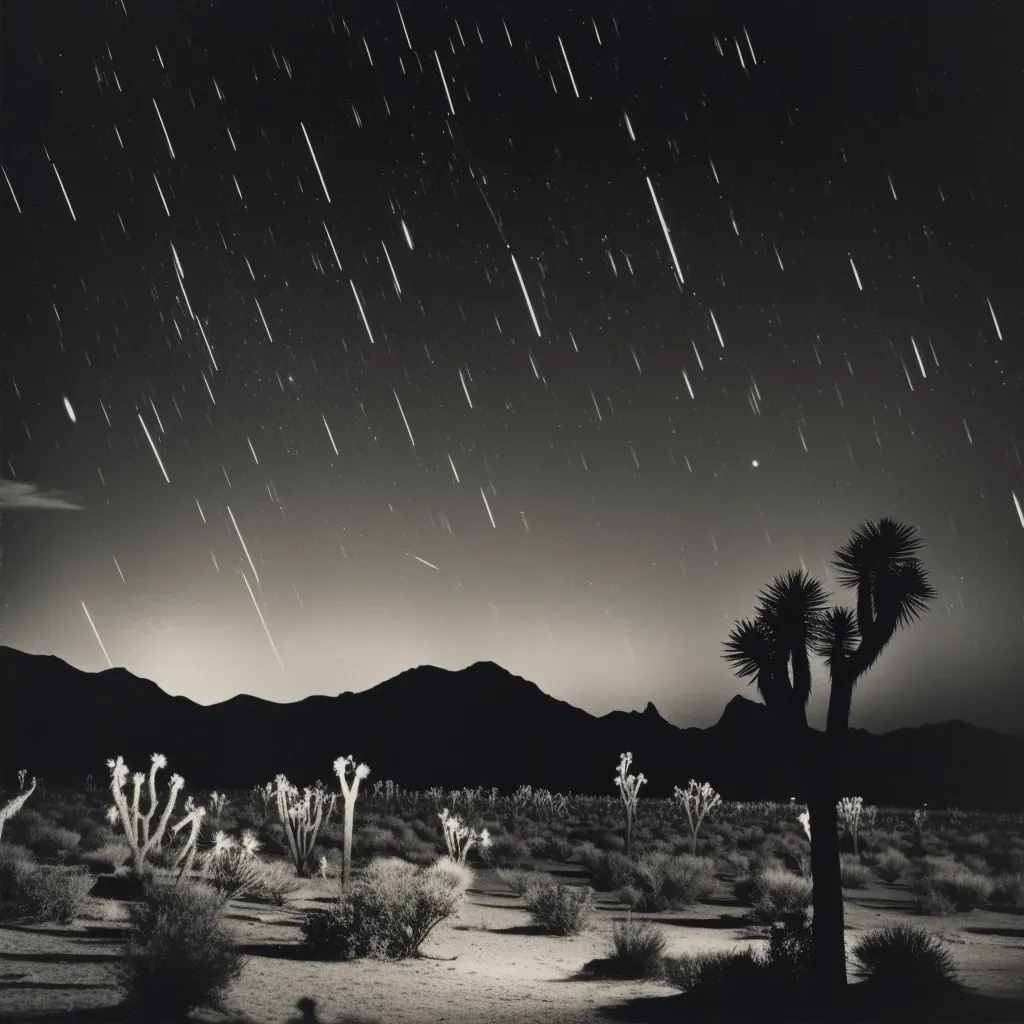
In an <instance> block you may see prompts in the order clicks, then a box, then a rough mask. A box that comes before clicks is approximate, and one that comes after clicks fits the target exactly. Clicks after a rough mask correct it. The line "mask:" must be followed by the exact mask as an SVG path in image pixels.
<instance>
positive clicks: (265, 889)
mask: <svg viewBox="0 0 1024 1024" xmlns="http://www.w3.org/2000/svg"><path fill="white" fill-rule="evenodd" d="M302 885H303V883H302V881H301V879H299V878H298V877H297V876H296V874H295V868H294V867H293V866H292V865H290V864H286V863H285V862H284V861H280V860H275V861H270V862H264V863H263V864H261V865H260V879H259V884H258V886H257V887H256V890H255V893H256V895H257V896H262V897H263V898H264V899H268V900H270V902H271V903H273V904H274V905H275V906H278V907H283V906H284V905H285V904H286V903H289V902H290V901H291V900H293V899H294V898H295V896H296V894H297V893H298V891H299V890H300V889H301V888H302Z"/></svg>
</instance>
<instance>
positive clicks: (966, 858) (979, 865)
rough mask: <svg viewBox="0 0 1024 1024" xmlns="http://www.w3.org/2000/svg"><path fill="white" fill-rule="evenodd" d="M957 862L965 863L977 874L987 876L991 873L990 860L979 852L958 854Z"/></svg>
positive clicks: (968, 868) (964, 864)
mask: <svg viewBox="0 0 1024 1024" xmlns="http://www.w3.org/2000/svg"><path fill="white" fill-rule="evenodd" d="M957 862H958V863H960V864H963V866H964V867H965V868H967V870H968V871H973V872H974V873H975V874H976V875H986V876H987V875H989V874H990V873H991V872H990V869H989V866H988V861H987V860H986V859H985V858H984V857H982V856H980V855H979V854H977V853H963V854H957Z"/></svg>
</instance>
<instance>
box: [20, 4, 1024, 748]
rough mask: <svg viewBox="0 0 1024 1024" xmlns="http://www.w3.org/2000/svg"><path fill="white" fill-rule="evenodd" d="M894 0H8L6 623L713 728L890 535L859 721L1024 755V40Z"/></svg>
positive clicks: (63, 646) (366, 680) (87, 651)
mask: <svg viewBox="0 0 1024 1024" xmlns="http://www.w3.org/2000/svg"><path fill="white" fill-rule="evenodd" d="M891 6H892V5H889V4H884V5H883V4H877V3H873V2H869V3H858V4H856V5H842V4H817V3H800V4H796V3H773V4H762V3H758V4H751V5H748V6H746V7H744V6H742V5H729V4H721V3H708V4H693V3H685V4H657V5H654V6H652V7H645V6H644V5H642V4H628V5H622V6H612V7H610V6H608V5H597V6H593V7H590V8H588V6H587V5H580V6H574V7H572V8H570V7H569V6H568V5H560V4H557V3H543V4H541V3H536V4H523V3H516V4H509V5H507V7H506V8H505V9H502V10H499V9H498V8H496V7H492V6H490V5H487V4H479V3H474V4H449V5H441V4H428V3H425V2H424V3H419V2H417V3H412V2H407V3H403V4H401V5H400V9H401V13H402V14H403V15H404V23H405V28H404V29H403V23H402V21H401V20H400V18H399V8H398V7H396V6H395V4H393V3H392V4H388V3H379V4H378V3H346V4H339V3H335V4H333V5H332V4H330V3H320V2H306V0H299V2H296V3H294V4H281V3H273V4H271V3H264V2H257V0H251V2H246V3H232V4H228V3H224V2H219V0H205V2H202V3H200V2H197V0H187V2H174V3H171V2H170V0H146V2H140V0H125V5H122V4H121V3H120V0H118V2H116V3H115V2H101V0H75V2H66V3H57V2H48V3H45V4H43V3H35V2H20V3H17V2H16V3H8V4H7V5H6V7H5V12H4V50H5V66H4V95H3V104H4V110H3V145H2V163H3V170H4V173H5V174H6V175H7V177H8V178H9V181H10V186H11V189H13V195H12V192H11V189H9V188H8V184H7V181H6V180H4V181H0V239H2V242H3V245H2V260H3V264H2V290H3V309H4V313H3V318H2V331H3V335H2V342H0V344H2V346H3V349H2V351H3V363H4V366H3V370H4V372H3V376H2V381H0V389H2V390H0V394H2V404H3V409H2V411H3V463H2V475H3V477H4V478H6V479H8V480H13V481H19V482H22V483H26V484H31V485H33V486H34V487H36V488H39V489H40V490H42V491H47V492H49V491H59V492H62V493H63V494H64V495H66V496H68V498H69V500H71V501H73V502H77V503H78V504H79V505H80V506H81V509H80V510H77V511H61V510H45V509H27V508H26V509H13V508H11V507H10V506H14V505H18V504H25V503H26V502H27V498H26V495H28V494H30V493H31V489H23V490H22V491H20V492H18V493H14V492H13V491H12V489H11V488H10V487H8V488H7V489H6V491H5V493H6V494H7V495H8V498H7V501H6V504H7V505H8V511H6V513H5V514H4V519H3V526H2V531H3V533H2V541H3V576H2V580H0V585H2V615H3V622H2V625H3V642H4V643H6V644H9V645H12V646H15V647H18V648H21V649H24V650H28V651H33V652H39V653H52V654H57V655H59V656H61V657H63V658H66V659H67V660H69V661H70V662H72V663H73V664H75V665H77V666H79V667H82V668H86V669H100V668H103V667H106V664H107V660H106V658H105V657H104V653H103V650H102V649H101V647H100V644H99V642H98V640H97V636H96V635H95V634H94V631H93V628H92V626H93V625H94V626H95V630H96V632H97V633H98V635H99V638H101V639H102V643H103V644H104V645H105V648H106V651H107V653H108V654H109V658H110V660H111V661H112V662H113V663H114V664H117V665H124V666H126V667H127V668H129V669H130V670H131V671H133V672H136V673H137V674H140V675H144V676H148V677H150V678H152V679H154V680H156V681H157V682H159V683H160V685H161V686H163V687H164V688H165V689H167V690H168V691H169V692H171V693H183V694H187V695H188V696H190V697H192V698H193V699H195V700H198V701H201V702H203V703H209V702H212V701H216V700H221V699H225V698H227V697H229V696H231V695H233V694H235V693H238V692H248V693H252V694H256V695H258V696H263V697H269V698H273V699H279V700H293V699H298V698H300V697H303V696H305V695H307V694H310V693H328V694H333V693H337V692H339V691H341V690H345V689H353V690H360V689H364V688H366V687H368V686H371V685H373V684H375V683H377V682H380V681H381V680H383V679H385V678H387V677H389V676H392V675H394V674H397V673H398V672H400V671H402V670H404V669H406V668H409V667H411V666H414V665H418V664H425V663H430V664H436V665H441V666H445V667H449V668H461V667H463V666H465V665H467V664H469V663H471V662H473V661H476V660H484V659H486V660H493V661H496V662H498V663H500V664H501V665H503V666H505V667H506V668H508V669H510V670H511V671H513V672H515V673H517V674H520V675H523V676H526V677H527V678H529V679H532V680H533V681H535V682H536V683H537V684H538V685H539V686H541V687H542V688H543V689H544V690H546V691H548V692H550V693H552V694H554V695H555V696H558V697H561V698H564V699H566V700H568V701H571V702H572V703H574V704H577V705H579V706H581V707H584V708H586V709H587V710H589V711H592V712H595V713H603V712H606V711H608V710H611V709H612V708H616V707H620V708H635V707H643V705H644V704H645V702H646V701H647V700H648V699H653V700H654V701H655V702H656V703H657V705H658V706H659V708H660V709H661V710H662V712H663V713H664V714H665V715H666V717H668V718H669V719H671V720H673V721H675V722H677V723H679V724H686V725H690V724H694V725H707V724H709V723H711V722H712V721H714V720H715V719H717V717H718V716H719V714H720V713H721V710H722V708H723V707H724V706H725V704H726V702H727V701H728V700H729V698H730V697H731V696H733V695H734V694H735V693H737V692H745V693H748V694H751V695H753V694H752V692H751V691H750V690H748V689H747V688H746V687H745V684H744V683H742V682H740V681H738V680H736V679H734V678H733V677H732V676H731V675H730V672H729V669H728V666H727V665H726V663H725V662H724V661H723V660H722V658H721V644H722V641H723V640H724V639H725V637H726V635H727V634H728V631H729V629H730V627H731V625H732V623H733V621H734V620H735V619H737V618H739V617H741V616H744V615H748V614H750V613H751V611H752V609H753V604H754V599H755V596H756V593H757V591H758V590H759V589H760V588H761V587H763V586H764V585H765V584H766V583H767V582H768V581H769V580H770V579H771V578H772V576H773V575H775V574H776V573H779V572H782V571H784V570H786V569H789V568H799V567H800V566H801V564H803V565H805V566H806V568H807V569H808V570H809V571H810V572H812V573H815V574H817V575H819V576H820V577H823V578H826V579H827V578H828V577H827V576H826V566H825V563H826V562H827V561H828V560H829V559H830V558H831V555H832V552H833V551H834V550H835V548H836V547H838V546H839V545H840V544H842V543H843V542H844V541H845V540H846V538H847V537H848V535H849V533H850V530H851V529H852V528H853V527H854V526H855V525H856V524H858V523H859V522H862V521H863V520H865V519H868V518H873V519H877V518H879V517H881V516H892V517H895V518H897V519H901V520H904V521H907V522H909V523H912V524H914V525H915V526H917V527H919V529H920V530H921V533H922V537H923V540H924V544H925V547H924V550H923V557H924V559H925V563H926V565H927V567H928V569H929V570H930V573H931V580H932V583H933V584H934V585H935V586H936V587H937V589H938V590H939V593H940V596H939V598H938V599H937V600H936V601H935V602H934V604H933V606H932V608H931V610H930V611H929V612H928V614H927V615H926V617H925V618H924V620H922V621H921V622H919V623H917V624H915V625H914V626H912V627H911V629H910V630H909V631H907V632H905V633H903V634H901V635H899V636H897V637H896V639H895V640H894V641H893V643H892V644H891V646H890V647H889V649H888V650H887V651H886V652H885V653H884V654H883V656H882V659H881V661H880V663H879V664H878V666H877V667H876V668H875V669H874V670H873V671H872V672H871V673H870V674H869V675H868V676H867V677H866V678H865V680H864V681H863V682H862V684H861V686H860V688H859V690H858V695H857V698H856V700H855V705H854V714H853V722H854V724H855V725H861V726H866V727H868V728H872V729H876V730H877V729H884V728H894V727H897V726H901V725H912V724H917V723H921V722H925V721H936V720H940V719H944V718H949V717H961V718H965V719H967V720H969V721H974V722H977V723H979V724H985V725H992V726H996V727H998V728H1000V729H1002V730H1004V731H1024V686H1022V682H1024V681H1022V679H1021V670H1020V665H1021V662H1022V657H1024V512H1021V511H1020V509H1019V507H1018V506H1017V504H1016V500H1020V501H1024V469H1022V461H1021V452H1022V450H1024V398H1022V396H1024V386H1022V369H1024V357H1022V350H1021V337H1022V326H1024V324H1022V319H1024V310H1022V302H1021V297H1020V296H1021V290H1020V282H1021V273H1022V267H1021V258H1020V253H1021V246H1022V244H1024V243H1022V239H1024V230H1022V229H1024V223H1022V222H1024V216H1022V214H1024V198H1022V196H1021V193H1020V182H1021V180H1022V173H1024V167H1022V158H1021V154H1022V149H1021V147H1022V143H1024V137H1022V132H1021V121H1020V110H1021V103H1022V101H1024V96H1022V91H1024V90H1022V89H1021V85H1020V82H1021V72H1020V60H1019V54H1020V52H1021V43H1022V42H1024V33H1022V32H1021V24H1020V21H1021V15H1020V13H1019V12H1018V11H1016V10H1014V9H1013V8H1014V5H1012V4H1004V3H999V4H982V5H978V4H970V5H968V4H962V5H952V4H942V5H929V6H930V7H931V8H932V9H931V10H930V11H926V6H925V5H923V4H916V3H915V4H912V5H909V7H908V8H907V9H906V10H905V13H902V14H899V13H897V14H893V13H892V12H891V11H890V8H891ZM852 11H856V13H851V12H852ZM502 15H504V22H503V20H502ZM406 30H407V32H408V40H407V38H406ZM506 30H507V31H506ZM410 44H411V45H410ZM563 48H564V50H563ZM566 57H567V58H568V64H567V62H566ZM439 65H440V67H439ZM570 69H571V71H570ZM442 72H443V77H442ZM446 86H447V90H448V92H447V93H446ZM577 90H578V93H579V95H578V96H577ZM449 96H450V98H449ZM453 110H454V113H453ZM161 117H162V120H163V125H164V126H166V133H167V134H166V136H165V131H164V127H163V126H162V125H161ZM303 126H304V127H305V131H306V133H308V137H309V143H310V144H311V146H312V150H313V152H314V153H315V155H316V161H317V162H318V163H319V170H320V172H321V173H322V176H323V181H322V182H321V179H320V174H318V170H317V165H316V163H314V159H313V157H312V155H311V152H310V145H308V144H307V140H306V135H305V134H304V132H303ZM172 148H173V156H172V153H171V149H172ZM648 179H649V181H650V183H651V186H653V189H654V192H655V194H656V196H657V199H658V202H659V203H660V208H661V213H662V214H663V216H664V219H665V222H666V224H667V227H668V230H669V232H670V234H671V239H672V243H673V246H674V250H675V254H676V257H677V258H678V263H679V268H680V270H681V272H682V281H680V280H679V277H678V272H677V270H676V268H675V265H674V260H673V254H672V252H671V251H670V248H669V246H668V244H667V243H666V236H665V233H664V231H663V228H662V225H661V223H660V220H659V216H658V211H657V209H656V207H655V203H654V201H653V200H652V195H651V190H650V187H649V185H648ZM62 188H63V189H66V192H67V199H65V195H64V193H63V191H62ZM328 196H329V197H330V198H329V201H328ZM165 203H166V209H165ZM19 207H20V210H19ZM72 211H73V215H74V216H72ZM403 224H404V226H405V227H404V228H403ZM406 229H407V230H408V239H411V242H412V244H411V245H410V244H409V240H408V239H407V236H406ZM328 232H329V236H330V238H329V237H328ZM331 241H333V246H334V250H336V252H335V251H332V247H331ZM385 247H386V249H385ZM513 259H514V260H515V265H518V269H519V271H520V272H521V275H522V282H523V285H524V286H525V290H526V293H527V294H528V296H529V299H530V301H531V302H532V307H533V312H534V313H535V316H536V327H535V326H534V322H533V319H532V316H531V310H530V307H529V306H528V304H527V300H526V298H525V297H524V291H523V286H521V284H520V280H519V277H518V276H517V273H516V269H515V265H514V263H513ZM851 260H852V264H851ZM179 264H180V266H179ZM392 267H393V271H392ZM180 274H183V275H184V276H183V277H180ZM396 282H397V284H396ZM399 287H400V291H399ZM186 296H187V298H186ZM360 304H361V307H362V313H365V323H364V320H363V315H362V313H361V311H360ZM538 331H539V333H538ZM371 334H372V341H371V337H370V335H371ZM207 343H208V345H209V349H208V348H207ZM915 346H916V347H915ZM211 351H212V359H211ZM214 362H215V363H216V365H214ZM69 408H70V410H71V412H69ZM72 413H73V418H72ZM406 421H407V422H406ZM146 430H148V432H149V435H150V437H151V439H152V444H153V445H155V447H156V450H157V452H158V453H159V459H160V460H161V461H159V462H158V459H157V457H156V455H155V454H154V451H153V448H152V447H151V442H150V437H147V434H146ZM161 462H162V467H163V469H162V468H161ZM164 470H165V471H166V474H167V477H168V478H169V482H168V479H165V477H164ZM456 474H457V477H456ZM1015 496H1016V498H1015ZM229 509H230V512H229ZM232 515H233V517H234V522H233V521H232ZM492 517H493V521H492ZM236 524H237V532H236ZM239 534H240V536H241V538H242V539H244V544H245V547H244V548H243V544H242V540H240V536H239ZM246 549H247V550H246ZM250 591H251V593H250ZM837 600H841V601H843V602H844V603H849V602H850V595H848V594H846V593H845V592H839V594H837ZM83 604H84V607H83ZM85 609H88V616H91V619H92V624H90V620H89V617H88V616H87V614H86V610H85ZM260 615H262V617H263V621H264V622H265V627H266V630H265V628H264V624H263V623H261V619H260ZM268 633H269V636H270V637H272V638H273V643H274V644H275V645H276V651H277V656H275V650H274V648H273V647H272V646H271V641H270V639H269V638H268ZM278 656H279V659H280V663H279V661H278ZM816 682H817V685H818V689H817V693H818V698H817V699H816V700H815V701H814V704H813V709H814V711H815V714H818V715H820V714H821V711H822V708H823V703H822V698H823V697H824V696H825V693H824V675H823V673H822V672H821V671H819V672H818V673H817V675H816ZM453 713H457V709H453Z"/></svg>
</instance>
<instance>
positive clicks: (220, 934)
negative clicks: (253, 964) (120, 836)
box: [118, 881, 246, 1021]
mask: <svg viewBox="0 0 1024 1024" xmlns="http://www.w3.org/2000/svg"><path fill="white" fill-rule="evenodd" d="M226 902H227V901H226V900H225V898H224V897H223V896H221V895H220V894H219V893H217V892H216V891H215V890H214V889H212V888H211V887H210V886H208V885H205V884H201V883H194V882H187V881H183V882H181V883H180V884H178V885H153V886H150V887H149V888H148V889H147V893H146V898H145V900H144V901H143V902H141V903H136V904H133V905H132V906H130V907H129V908H128V917H129V921H130V922H131V927H130V931H129V936H128V941H127V943H126V945H125V949H124V955H123V958H122V960H121V963H120V964H119V965H118V978H119V981H120V984H121V987H122V988H123V989H124V991H125V995H126V997H127V1002H128V1004H129V1005H130V1006H131V1007H132V1008H133V1010H135V1011H136V1012H137V1013H139V1014H141V1015H143V1017H144V1019H147V1020H165V1021H166V1020H179V1019H181V1018H183V1017H185V1016H187V1015H188V1014H189V1013H190V1012H191V1011H192V1010H194V1009H196V1008H197V1007H212V1008H214V1009H216V1008H218V1007H219V1004H220V998H221V996H222V995H223V993H224V991H225V990H226V989H227V987H228V986H229V985H230V984H231V982H232V981H234V980H235V979H236V978H237V977H238V976H239V975H240V974H241V972H242V969H243V968H244V966H245V963H246V958H245V957H244V956H243V955H242V954H241V953H239V952H238V950H236V949H235V947H234V943H233V942H232V941H231V938H230V936H229V935H228V934H227V932H226V930H225V928H224V924H223V913H224V907H225V904H226Z"/></svg>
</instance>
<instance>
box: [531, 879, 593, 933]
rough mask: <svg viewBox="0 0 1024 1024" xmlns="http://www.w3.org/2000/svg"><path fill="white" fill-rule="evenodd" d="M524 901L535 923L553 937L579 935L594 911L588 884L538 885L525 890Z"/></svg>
mask: <svg viewBox="0 0 1024 1024" xmlns="http://www.w3.org/2000/svg"><path fill="white" fill-rule="evenodd" d="M523 899H524V900H525V902H526V905H527V907H529V909H530V916H531V917H532V918H533V921H534V923H535V924H537V925H540V926H541V927H542V928H544V929H546V930H547V931H550V932H551V933H553V934H554V935H579V934H580V932H582V931H583V930H584V929H585V928H586V927H587V924H588V922H589V919H590V915H591V913H592V912H593V909H594V890H593V889H591V888H590V886H589V885H586V886H568V885H555V884H554V883H553V882H550V881H549V882H547V883H541V884H540V885H535V886H532V887H531V888H530V889H528V890H527V892H526V894H525V895H524V897H523Z"/></svg>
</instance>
